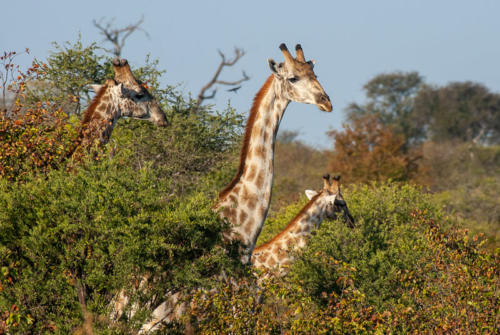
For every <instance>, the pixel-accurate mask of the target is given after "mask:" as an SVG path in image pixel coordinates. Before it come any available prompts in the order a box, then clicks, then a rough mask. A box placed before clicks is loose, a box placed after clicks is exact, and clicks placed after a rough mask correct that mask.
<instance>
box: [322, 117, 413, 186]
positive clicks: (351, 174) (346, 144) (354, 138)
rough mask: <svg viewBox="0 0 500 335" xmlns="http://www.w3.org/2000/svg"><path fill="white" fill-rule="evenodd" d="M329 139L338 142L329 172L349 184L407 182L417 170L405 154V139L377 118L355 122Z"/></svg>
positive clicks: (365, 118)
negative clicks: (388, 180)
mask: <svg viewBox="0 0 500 335" xmlns="http://www.w3.org/2000/svg"><path fill="white" fill-rule="evenodd" d="M329 136H330V137H331V138H333V139H334V140H335V145H334V153H333V155H332V156H330V166H329V169H330V170H331V171H335V173H340V174H341V175H342V177H343V178H344V179H345V180H348V181H349V182H361V183H368V182H371V181H384V180H387V179H392V180H398V181H401V180H407V179H408V178H409V177H410V175H411V174H412V173H413V172H414V170H415V167H414V166H413V164H412V162H413V160H414V159H412V158H411V156H410V155H409V154H407V153H405V152H404V151H403V146H404V143H405V139H404V138H403V136H401V135H396V134H395V133H394V132H393V131H392V130H391V129H390V128H387V127H385V126H384V125H383V124H382V123H381V122H380V120H379V119H378V117H377V116H374V115H365V116H361V117H359V118H356V119H354V120H353V122H352V125H344V130H343V131H336V130H332V131H330V132H329Z"/></svg>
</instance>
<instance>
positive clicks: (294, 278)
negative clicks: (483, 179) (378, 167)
mask: <svg viewBox="0 0 500 335" xmlns="http://www.w3.org/2000/svg"><path fill="white" fill-rule="evenodd" d="M344 195H345V198H346V199H347V201H348V203H349V204H350V209H351V213H353V215H354V216H355V219H356V221H357V222H356V227H355V228H353V229H351V228H348V227H347V226H346V225H344V224H343V223H342V222H341V220H339V221H326V222H324V223H323V225H322V226H321V228H320V229H319V230H318V231H317V232H316V234H313V236H312V237H311V240H310V243H309V246H308V248H306V249H305V250H304V251H303V252H302V253H301V254H298V255H297V257H298V259H297V261H296V263H295V264H294V265H293V266H292V268H291V272H290V274H289V275H288V276H287V277H285V278H283V279H270V280H264V281H263V282H262V283H261V289H260V290H258V292H255V290H252V289H249V286H248V285H246V283H242V284H240V286H239V287H238V288H226V290H223V291H220V292H217V293H213V294H212V295H211V296H210V299H206V298H205V297H203V296H201V295H200V296H199V298H198V300H197V304H196V305H195V309H194V311H193V314H195V315H197V316H198V317H200V316H203V317H204V318H202V320H203V321H202V322H201V323H200V324H199V328H198V329H199V331H200V332H205V333H209V334H215V333H222V334H231V333H238V334H241V333H262V334H279V333H289V332H290V333H300V334H311V333H313V334H331V333H341V334H365V333H377V334H384V333H389V334H390V333H425V334H436V333H452V334H494V333H495V331H496V330H497V329H498V326H500V325H499V324H498V318H497V315H498V314H497V313H498V302H499V296H498V291H497V284H498V278H499V275H500V268H499V266H498V264H499V260H500V259H499V255H498V254H497V255H491V254H489V253H487V252H485V251H484V250H482V249H481V247H480V245H481V244H482V239H481V238H479V237H477V236H471V235H470V234H469V233H468V232H467V231H464V230H460V229H458V230H457V229H456V228H455V227H453V223H452V222H449V221H448V219H447V218H446V217H444V216H443V213H442V212H441V210H440V208H439V205H438V204H436V203H434V201H433V198H432V196H431V195H429V194H425V193H423V192H422V191H421V190H420V189H419V188H416V187H413V186H409V185H400V186H398V185H389V184H380V185H373V186H372V187H369V186H360V187H353V188H349V189H348V190H345V191H344ZM303 202H304V200H303ZM297 207H298V206H297V205H292V206H290V207H289V208H286V209H284V210H283V211H282V214H283V215H282V219H275V220H273V221H268V222H267V223H266V224H268V225H269V226H271V227H269V226H266V228H265V229H268V230H279V229H282V227H283V226H284V225H286V224H287V222H288V220H289V218H290V212H296V210H297ZM299 207H300V206H299ZM272 226H274V227H272ZM263 235H264V236H266V235H267V236H269V235H272V234H269V235H268V234H267V232H263ZM263 241H265V239H263ZM234 306H237V308H234Z"/></svg>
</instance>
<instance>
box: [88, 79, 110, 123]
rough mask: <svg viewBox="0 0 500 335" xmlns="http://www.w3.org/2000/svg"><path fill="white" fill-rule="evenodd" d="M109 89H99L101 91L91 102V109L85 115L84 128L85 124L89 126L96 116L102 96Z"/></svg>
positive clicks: (105, 87)
mask: <svg viewBox="0 0 500 335" xmlns="http://www.w3.org/2000/svg"><path fill="white" fill-rule="evenodd" d="M107 89H108V86H107V85H103V86H102V87H101V88H100V89H99V91H98V92H97V93H96V95H95V96H94V98H93V99H92V101H91V102H90V105H89V108H87V110H86V111H85V113H84V114H83V119H82V126H83V125H84V124H87V123H88V122H89V121H90V120H91V119H92V116H94V113H95V110H96V107H97V105H98V104H99V101H100V100H101V98H102V96H103V95H104V93H105V92H106V90H107Z"/></svg>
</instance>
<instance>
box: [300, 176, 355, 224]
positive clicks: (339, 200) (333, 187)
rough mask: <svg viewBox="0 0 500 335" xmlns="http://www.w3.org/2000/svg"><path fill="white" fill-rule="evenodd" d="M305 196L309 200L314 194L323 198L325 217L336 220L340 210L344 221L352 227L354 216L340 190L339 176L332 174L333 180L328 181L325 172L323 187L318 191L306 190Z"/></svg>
mask: <svg viewBox="0 0 500 335" xmlns="http://www.w3.org/2000/svg"><path fill="white" fill-rule="evenodd" d="M305 193H306V196H307V198H308V199H309V200H311V199H312V198H313V197H314V196H318V197H321V198H324V201H325V202H326V213H325V214H326V217H327V218H330V219H333V220H336V219H337V213H340V212H342V213H343V214H342V217H343V219H344V222H345V223H346V224H347V225H348V226H349V227H351V228H352V227H354V218H353V217H352V215H351V213H350V212H349V209H348V208H347V203H346V202H345V200H344V197H343V196H342V193H341V192H340V176H334V177H333V180H332V181H330V175H329V174H325V175H324V176H323V189H322V190H321V191H320V192H316V191H312V190H306V191H305Z"/></svg>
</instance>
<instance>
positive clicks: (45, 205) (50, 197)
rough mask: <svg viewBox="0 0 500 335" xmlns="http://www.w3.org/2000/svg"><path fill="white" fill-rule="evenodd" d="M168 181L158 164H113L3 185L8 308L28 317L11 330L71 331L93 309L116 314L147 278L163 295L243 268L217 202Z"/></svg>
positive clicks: (2, 252)
mask: <svg viewBox="0 0 500 335" xmlns="http://www.w3.org/2000/svg"><path fill="white" fill-rule="evenodd" d="M169 183H170V180H169V179H167V178H163V179H162V178H158V176H156V175H155V171H154V170H153V169H151V168H150V167H149V166H146V167H144V168H143V169H140V170H135V169H133V168H131V167H130V166H126V165H123V166H122V165H121V164H120V163H119V162H118V161H108V160H104V161H103V162H101V163H99V164H94V163H89V164H87V166H86V167H85V168H81V169H78V170H77V171H75V172H74V173H73V174H66V173H65V172H63V171H54V172H52V173H50V174H49V175H48V176H47V178H46V179H33V180H30V181H26V182H25V183H24V184H22V185H18V184H10V183H8V182H7V181H6V180H1V181H0V189H1V190H0V267H1V269H2V273H1V275H0V276H1V277H0V278H1V281H0V283H1V284H0V287H1V289H0V310H1V311H2V312H5V311H9V310H11V309H12V308H13V307H12V306H15V307H14V308H15V309H16V310H18V314H19V315H21V316H22V317H20V318H19V320H17V321H16V322H14V321H12V320H11V329H10V330H11V331H13V332H16V333H24V332H47V331H54V332H56V333H69V332H70V331H72V330H74V329H75V327H77V326H78V325H79V324H81V322H82V321H81V318H82V314H81V312H82V309H83V308H84V305H86V308H87V309H88V310H89V311H90V312H91V313H93V314H95V315H107V314H108V313H109V304H110V302H111V300H112V298H113V296H114V295H115V294H116V292H117V291H119V289H120V288H122V287H126V286H128V284H129V283H131V282H132V279H134V278H135V279H137V278H140V277H141V274H153V276H152V280H154V281H155V282H157V285H155V287H154V290H153V291H152V292H151V294H154V293H156V294H158V293H161V292H163V293H165V292H166V291H167V290H169V289H172V288H181V287H182V288H185V287H191V286H200V285H203V284H206V281H207V280H209V278H211V276H212V275H213V274H215V273H219V272H220V270H221V269H225V271H226V272H228V273H231V268H235V266H236V264H237V262H234V260H233V259H231V258H228V256H227V255H225V254H224V253H223V252H222V251H221V249H220V248H216V245H217V244H220V234H219V232H220V231H221V230H222V229H224V227H225V224H224V223H223V222H222V221H221V220H220V219H218V217H217V215H216V214H215V213H213V211H212V210H211V205H213V203H212V200H211V199H212V197H207V196H206V194H205V193H203V192H198V193H193V194H192V195H189V196H186V197H184V198H181V197H172V196H171V195H170V194H169V193H168V192H165V191H164V190H168V188H169ZM79 292H80V293H81V292H83V296H84V300H82V299H79V298H78V294H79ZM138 315H141V314H138ZM142 315H144V314H142ZM131 326H133V324H132V325H131Z"/></svg>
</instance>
